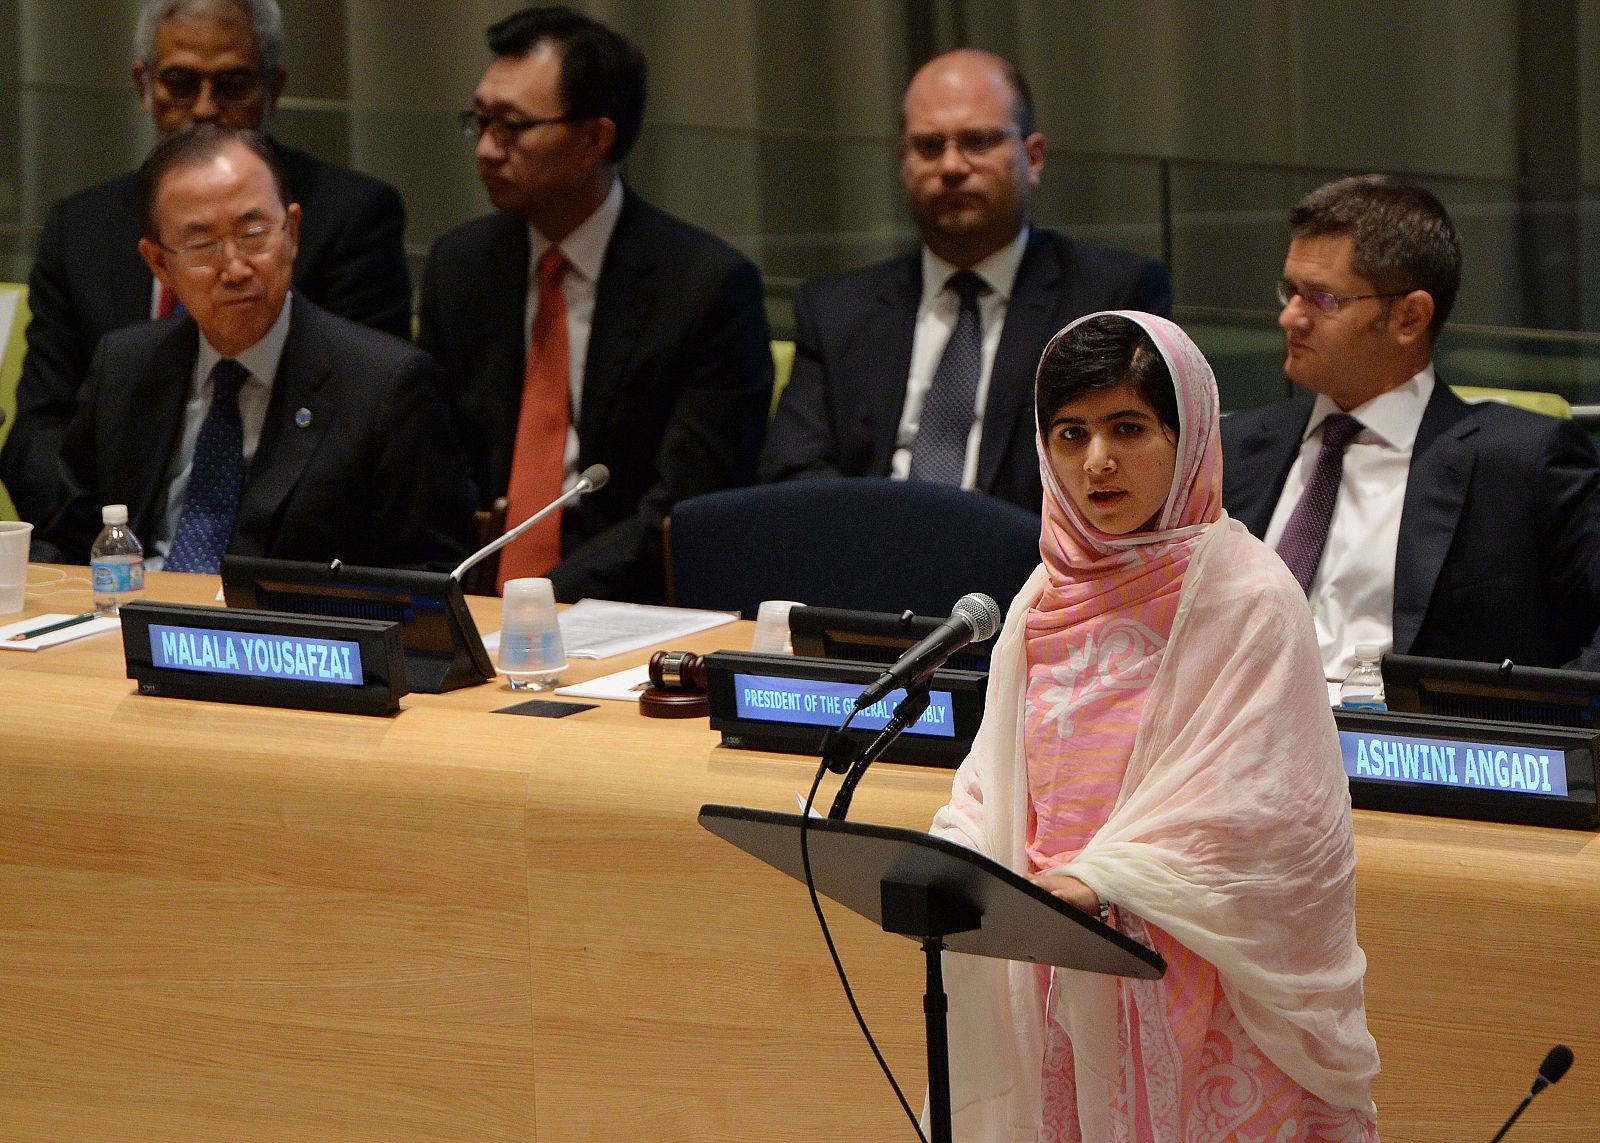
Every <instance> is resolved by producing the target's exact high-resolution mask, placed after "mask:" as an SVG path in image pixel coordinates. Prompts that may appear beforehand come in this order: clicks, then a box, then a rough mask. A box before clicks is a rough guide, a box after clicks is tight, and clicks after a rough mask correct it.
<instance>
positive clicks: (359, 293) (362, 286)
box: [305, 183, 411, 341]
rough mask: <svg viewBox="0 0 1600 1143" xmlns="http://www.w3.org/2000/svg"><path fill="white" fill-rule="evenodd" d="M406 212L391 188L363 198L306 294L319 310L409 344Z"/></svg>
mask: <svg viewBox="0 0 1600 1143" xmlns="http://www.w3.org/2000/svg"><path fill="white" fill-rule="evenodd" d="M405 233H406V208H405V203H404V202H402V201H401V199H400V194H399V192H398V191H396V190H395V189H394V188H393V187H391V186H388V185H386V184H381V183H380V184H378V186H377V189H376V190H375V191H373V192H372V193H369V194H366V195H364V197H363V198H362V199H361V200H360V202H359V203H357V204H356V209H355V210H354V211H353V212H352V214H351V216H350V218H349V219H347V220H345V222H344V225H343V226H342V228H341V229H340V230H339V232H338V237H337V239H336V241H335V242H334V244H333V245H332V246H331V247H329V248H328V249H327V250H326V251H325V253H324V254H323V256H322V258H321V259H320V262H321V270H320V272H319V273H318V274H317V276H316V279H315V281H313V282H307V283H306V284H305V291H306V296H307V297H309V298H311V300H312V301H314V302H316V303H317V304H318V305H320V306H321V307H322V308H323V309H325V310H331V311H332V312H334V313H336V314H339V315H340V316H341V317H347V318H349V319H350V320H351V321H357V322H360V323H361V324H362V325H367V326H371V327H372V328H373V329H381V330H383V332H385V333H391V334H393V335H394V336H396V337H398V338H401V339H403V340H405V341H410V340H411V272H410V270H409V269H408V268H407V266H406V251H405Z"/></svg>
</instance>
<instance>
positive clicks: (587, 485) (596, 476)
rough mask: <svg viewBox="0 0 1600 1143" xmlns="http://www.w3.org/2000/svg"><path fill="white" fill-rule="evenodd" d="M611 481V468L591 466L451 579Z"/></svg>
mask: <svg viewBox="0 0 1600 1143" xmlns="http://www.w3.org/2000/svg"><path fill="white" fill-rule="evenodd" d="M610 479H611V470H610V469H609V468H607V467H606V466H605V465H603V464H591V465H590V466H589V467H588V468H586V469H584V470H583V472H582V473H580V474H579V476H578V482H577V483H576V484H574V485H573V486H572V487H571V488H569V489H567V490H566V491H565V492H563V493H562V494H561V495H560V496H557V497H556V498H555V499H554V500H552V501H550V503H548V504H546V505H545V506H544V507H543V508H541V509H539V510H538V511H537V512H535V513H534V514H533V515H532V516H529V517H528V518H527V519H526V520H524V521H523V522H522V523H520V524H518V525H517V526H516V527H515V528H512V529H511V530H510V531H509V532H507V533H506V534H505V535H503V536H499V537H496V538H495V539H493V540H491V541H489V542H488V543H487V544H485V545H484V546H483V547H481V548H479V549H478V550H477V551H475V552H473V553H472V554H471V555H470V556H468V557H467V558H466V559H464V560H462V561H461V562H460V563H459V564H457V565H456V570H455V571H453V572H451V573H450V578H451V579H460V578H461V577H462V576H464V575H465V574H466V573H467V572H468V571H469V570H470V569H471V568H472V567H473V565H475V564H477V563H479V562H480V561H482V560H483V559H485V558H486V557H488V556H492V555H494V553H496V552H498V551H499V550H500V549H501V548H503V547H505V546H506V545H507V544H509V543H510V542H511V541H512V540H515V539H516V538H517V537H518V536H520V535H522V533H524V532H526V531H527V530H528V529H529V528H531V527H533V526H534V525H535V524H537V523H538V522H539V521H540V520H543V519H544V518H545V517H546V516H548V515H550V513H552V512H554V511H555V510H556V509H557V508H559V507H561V506H562V505H563V504H565V503H567V502H568V501H569V500H576V499H577V498H578V497H580V496H582V495H584V494H585V493H589V492H593V491H594V490H595V489H597V488H604V487H605V486H606V481H608V480H610Z"/></svg>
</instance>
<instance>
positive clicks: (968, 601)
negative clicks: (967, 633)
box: [950, 591, 1000, 643]
mask: <svg viewBox="0 0 1600 1143" xmlns="http://www.w3.org/2000/svg"><path fill="white" fill-rule="evenodd" d="M950 614H951V615H953V616H954V615H959V616H961V617H962V618H963V619H965V620H966V621H967V622H968V623H969V624H971V626H972V641H973V642H974V643H982V642H983V641H984V640H985V639H989V638H993V636H994V633H995V632H996V631H998V630H1000V608H999V607H997V606H996V605H995V602H994V600H992V599H990V598H989V597H988V596H987V595H984V594H983V593H982V592H978V591H974V592H972V593H971V594H969V595H963V596H962V597H961V598H960V599H958V600H956V605H955V607H953V608H951V610H950Z"/></svg>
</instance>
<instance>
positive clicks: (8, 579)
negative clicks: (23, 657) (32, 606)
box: [0, 520, 33, 615]
mask: <svg viewBox="0 0 1600 1143" xmlns="http://www.w3.org/2000/svg"><path fill="white" fill-rule="evenodd" d="M32 539H33V525H32V524H29V523H26V522H22V521H17V520H0V615H12V614H15V613H16V612H18V611H21V610H22V606H23V589H24V588H25V587H27V585H28V543H29V541H31V540H32Z"/></svg>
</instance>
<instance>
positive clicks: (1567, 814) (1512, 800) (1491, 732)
mask: <svg viewBox="0 0 1600 1143" xmlns="http://www.w3.org/2000/svg"><path fill="white" fill-rule="evenodd" d="M1334 721H1335V722H1336V723H1337V724H1338V726H1339V747H1340V751H1341V753H1342V754H1343V756H1344V770H1345V774H1346V775H1348V777H1349V779H1350V799H1351V801H1352V802H1353V803H1354V804H1355V805H1357V806H1359V807H1363V808H1367V809H1379V810H1400V811H1403V812H1406V813H1426V814H1439V815H1442V816H1447V817H1471V818H1482V819H1485V820H1488V821H1507V822H1526V823H1531V824H1536V825H1555V826H1568V827H1576V828H1588V827H1591V826H1593V825H1594V824H1595V823H1596V821H1597V820H1600V819H1597V814H1596V795H1595V769H1596V767H1595V733H1594V732H1593V731H1591V730H1579V729H1568V728H1565V727H1546V726H1532V725H1528V724H1523V723H1507V722H1491V721H1488V720H1483V719H1467V718H1443V717H1438V716H1433V715H1423V714H1404V713H1396V712H1377V711H1348V710H1336V711H1334Z"/></svg>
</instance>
